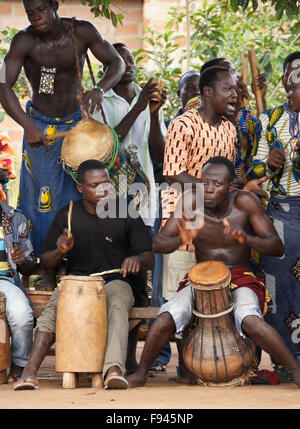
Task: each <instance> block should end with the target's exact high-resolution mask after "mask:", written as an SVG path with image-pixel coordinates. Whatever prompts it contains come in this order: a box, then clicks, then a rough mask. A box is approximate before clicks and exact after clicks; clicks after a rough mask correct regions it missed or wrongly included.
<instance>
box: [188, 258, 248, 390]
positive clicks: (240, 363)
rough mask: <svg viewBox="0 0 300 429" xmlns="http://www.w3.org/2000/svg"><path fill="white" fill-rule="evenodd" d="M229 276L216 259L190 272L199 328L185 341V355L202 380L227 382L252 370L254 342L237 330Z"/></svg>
mask: <svg viewBox="0 0 300 429" xmlns="http://www.w3.org/2000/svg"><path fill="white" fill-rule="evenodd" d="M230 279H231V275H230V271H229V269H228V268H227V267H226V265H224V264H223V263H221V262H216V261H208V262H202V263H200V264H197V265H195V266H194V267H193V268H192V269H191V270H190V272H189V284H190V286H191V287H192V288H193V290H194V293H195V309H194V310H193V312H194V314H195V316H196V327H195V328H194V329H193V330H192V331H191V332H190V334H189V336H188V338H187V339H186V341H185V344H184V351H183V356H184V362H185V364H186V366H187V368H188V369H189V370H190V371H191V372H192V373H193V374H195V375H196V377H198V379H199V382H207V383H208V384H209V383H228V382H232V381H233V380H235V379H238V378H240V377H242V376H243V375H245V374H246V373H249V372H250V370H251V365H252V360H253V355H254V344H253V342H252V341H251V340H249V339H245V338H243V337H242V336H241V335H240V334H239V332H238V331H237V329H236V326H235V321H234V316H233V302H232V298H231V291H230V288H229V285H230ZM200 384H201V383H200Z"/></svg>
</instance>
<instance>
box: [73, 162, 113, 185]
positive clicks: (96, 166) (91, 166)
mask: <svg viewBox="0 0 300 429" xmlns="http://www.w3.org/2000/svg"><path fill="white" fill-rule="evenodd" d="M91 170H106V165H105V164H104V163H103V162H101V161H97V160H96V159H88V160H86V161H83V162H82V163H81V164H80V165H79V167H78V170H77V176H78V182H79V183H82V182H83V180H84V176H85V173H86V172H87V171H91Z"/></svg>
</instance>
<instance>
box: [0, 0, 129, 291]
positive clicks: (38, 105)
mask: <svg viewBox="0 0 300 429" xmlns="http://www.w3.org/2000/svg"><path fill="white" fill-rule="evenodd" d="M23 4H24V8H25V11H26V14H27V17H28V19H29V21H30V24H31V25H30V26H29V27H27V28H25V29H24V30H21V31H19V32H18V33H17V34H16V35H15V37H14V38H13V40H12V42H11V45H10V48H9V51H8V54H7V55H6V57H5V59H4V64H3V66H2V67H3V68H2V73H1V83H0V101H1V104H2V106H3V108H4V109H5V111H6V112H7V113H8V114H9V115H10V116H11V117H12V118H13V119H14V120H15V121H16V122H17V123H18V124H19V125H21V126H22V128H23V129H24V141H23V155H22V169H21V185H20V198H19V207H20V208H21V209H22V211H23V213H24V215H25V216H26V217H27V219H28V220H29V223H30V226H31V228H32V239H33V245H34V250H35V253H36V256H39V253H40V250H41V246H42V242H43V239H44V237H45V235H46V233H47V231H48V228H49V226H50V224H51V222H52V220H53V218H54V216H55V214H56V213H57V212H58V211H59V210H60V209H61V208H62V207H63V206H64V205H66V204H67V203H68V202H69V201H70V200H78V199H79V198H80V195H79V193H78V191H77V189H76V186H75V183H74V182H73V180H72V179H71V177H69V176H68V175H67V174H66V173H65V171H64V170H63V168H62V165H61V163H60V153H61V145H62V139H56V140H50V141H48V140H47V138H46V135H48V136H51V135H52V134H54V133H56V132H64V131H67V130H69V129H70V128H72V127H74V125H76V123H77V122H78V121H80V120H81V110H80V100H79V98H78V94H79V92H80V85H81V82H79V79H78V70H77V68H76V56H75V47H74V43H73V40H72V33H73V37H74V40H75V42H76V46H77V51H78V57H79V63H80V69H81V71H82V69H83V65H84V61H85V57H86V53H87V50H88V49H90V50H91V52H92V53H93V55H94V56H95V57H96V58H97V59H98V60H99V61H100V62H101V63H103V64H105V65H106V69H105V73H104V75H103V77H102V79H101V80H100V81H99V82H98V84H97V86H95V88H93V89H92V90H91V91H87V92H86V93H85V94H84V96H83V100H82V104H83V106H84V108H85V110H87V109H88V108H89V107H90V109H91V112H93V111H94V110H95V109H97V110H98V109H99V108H100V103H101V102H102V100H103V93H104V92H106V91H107V90H108V89H110V88H111V87H112V86H114V85H115V84H116V83H117V82H118V81H119V79H120V77H121V76H122V74H123V73H124V70H125V65H124V62H123V60H122V58H121V57H120V56H119V55H118V53H117V52H116V50H115V49H114V48H113V47H112V45H111V44H110V43H109V42H107V41H106V40H104V39H103V38H102V36H101V35H100V33H99V32H98V31H97V30H96V28H95V27H94V26H93V25H92V24H91V23H89V22H87V21H83V20H76V19H74V20H72V19H71V18H60V17H59V15H58V13H57V11H58V7H59V5H58V2H57V1H56V0H23ZM72 23H73V24H72ZM22 67H24V70H25V74H26V77H27V79H28V80H29V82H30V85H31V88H32V99H31V101H28V103H27V106H26V113H25V112H24V111H23V109H22V107H21V105H20V103H19V101H18V99H17V97H16V95H15V93H14V91H13V89H12V87H13V85H14V83H15V82H16V80H17V79H18V76H19V73H20V71H21V68H22ZM43 146H44V147H43ZM45 286H47V283H46V284H44V287H45Z"/></svg>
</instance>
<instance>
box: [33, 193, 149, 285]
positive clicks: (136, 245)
mask: <svg viewBox="0 0 300 429" xmlns="http://www.w3.org/2000/svg"><path fill="white" fill-rule="evenodd" d="M68 209H69V206H66V207H64V208H63V209H61V210H60V211H59V212H58V213H57V215H56V216H55V218H54V220H53V223H52V225H51V227H50V229H49V231H48V233H47V236H46V238H45V240H44V243H43V248H42V252H41V253H45V252H47V251H49V250H55V249H56V242H57V239H58V237H59V236H60V235H61V234H62V233H63V231H64V229H65V228H67V223H68V222H67V218H68ZM117 215H118V214H117ZM71 231H72V235H73V237H74V246H73V248H72V249H71V250H70V251H69V252H68V253H67V255H66V257H67V265H66V272H67V274H74V275H78V276H80V275H81V276H88V275H90V274H92V273H99V272H102V271H107V270H112V269H115V268H121V265H122V262H123V261H124V259H125V258H127V257H128V256H133V255H139V254H140V253H143V252H146V251H152V240H151V235H150V232H149V229H148V228H147V227H146V226H145V224H144V222H143V220H142V219H141V218H140V217H137V218H136V219H133V218H131V217H126V218H119V217H117V218H114V219H112V218H106V219H101V218H99V217H98V216H97V215H91V214H89V213H88V212H87V211H86V210H85V208H84V206H83V201H82V200H81V201H77V202H75V203H74V206H73V211H72V220H71ZM103 278H104V280H105V281H106V282H107V281H111V280H114V279H123V277H122V276H121V275H119V274H107V275H105V276H103Z"/></svg>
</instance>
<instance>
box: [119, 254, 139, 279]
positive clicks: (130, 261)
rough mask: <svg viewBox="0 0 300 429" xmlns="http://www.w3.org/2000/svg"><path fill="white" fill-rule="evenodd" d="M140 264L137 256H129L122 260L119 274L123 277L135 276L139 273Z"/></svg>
mask: <svg viewBox="0 0 300 429" xmlns="http://www.w3.org/2000/svg"><path fill="white" fill-rule="evenodd" d="M140 268H141V263H140V260H139V258H138V256H129V257H128V258H126V259H124V261H123V264H122V268H121V274H122V276H123V277H126V276H127V274H137V273H138V272H139V271H140Z"/></svg>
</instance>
